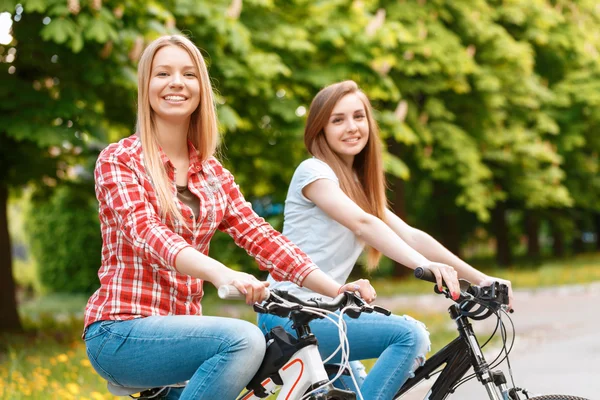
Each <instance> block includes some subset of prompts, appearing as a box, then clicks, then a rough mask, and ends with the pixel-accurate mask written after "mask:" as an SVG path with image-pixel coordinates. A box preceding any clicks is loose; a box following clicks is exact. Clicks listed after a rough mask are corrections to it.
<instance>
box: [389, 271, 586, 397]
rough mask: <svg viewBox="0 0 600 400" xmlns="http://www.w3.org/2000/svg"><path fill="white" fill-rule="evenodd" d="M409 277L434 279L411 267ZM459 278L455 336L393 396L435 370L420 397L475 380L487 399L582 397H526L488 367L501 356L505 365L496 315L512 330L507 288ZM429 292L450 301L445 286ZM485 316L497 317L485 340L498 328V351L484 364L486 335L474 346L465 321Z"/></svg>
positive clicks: (442, 394) (454, 307)
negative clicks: (432, 379)
mask: <svg viewBox="0 0 600 400" xmlns="http://www.w3.org/2000/svg"><path fill="white" fill-rule="evenodd" d="M415 276H416V277H417V278H419V279H423V280H426V281H429V282H434V283H435V282H436V280H435V277H434V275H433V274H432V273H431V271H429V270H427V269H423V268H417V269H416V270H415ZM459 282H460V289H461V293H460V297H459V298H458V299H457V300H456V301H455V304H452V305H451V306H450V307H449V308H448V313H449V314H450V318H452V320H453V321H455V322H456V326H457V329H458V333H459V335H458V337H457V338H456V339H454V340H453V341H452V342H450V343H449V344H448V345H447V346H445V347H444V348H443V349H441V350H440V351H438V352H437V353H435V354H434V355H432V356H431V357H429V359H428V360H427V361H426V362H425V364H424V365H423V366H422V367H420V368H418V369H417V370H416V371H415V376H414V377H413V378H411V379H409V380H408V381H406V383H405V384H404V385H403V386H402V388H400V390H399V391H398V393H396V396H395V398H396V399H399V398H400V399H401V398H402V395H403V394H405V393H406V392H408V391H409V390H410V389H412V388H413V387H415V386H416V385H417V384H419V383H420V382H421V381H423V380H425V379H430V378H431V377H433V376H434V375H437V374H439V376H438V377H437V379H436V381H435V383H434V384H433V386H432V387H431V390H430V391H429V393H427V395H426V396H425V398H424V399H427V400H442V399H446V398H447V397H448V396H450V395H451V394H452V393H454V391H455V390H456V388H458V387H459V386H460V385H462V384H463V383H465V382H467V381H468V380H471V379H474V378H477V380H478V381H479V382H480V383H481V384H482V385H483V386H484V387H485V389H486V390H487V394H488V397H489V398H490V399H491V400H524V399H531V400H587V399H584V398H582V397H576V396H569V395H543V396H536V397H530V393H529V392H528V391H527V390H526V389H523V388H519V387H516V386H515V385H514V380H513V379H512V373H511V376H510V378H511V386H509V384H508V383H507V380H506V377H505V376H504V373H503V372H502V371H500V370H494V369H495V368H496V367H497V366H498V365H500V364H501V363H502V362H504V361H505V360H506V362H507V363H508V365H509V367H510V361H509V359H508V355H509V354H510V351H511V349H512V346H513V344H514V334H513V335H512V340H511V342H510V344H509V345H508V346H507V342H508V337H507V329H506V326H505V324H504V321H503V319H502V318H503V317H506V318H507V319H508V320H509V321H510V323H511V326H512V327H513V332H514V326H513V325H512V321H511V320H510V316H509V314H508V312H507V310H508V286H506V285H504V284H501V283H498V282H495V283H494V284H493V285H491V286H487V287H479V286H475V285H471V284H470V283H469V282H468V281H466V280H463V279H461V280H459ZM434 290H435V292H436V293H438V294H442V295H445V296H446V297H447V298H449V299H452V296H451V295H450V293H449V291H448V289H447V288H444V289H443V290H441V291H440V290H439V289H438V288H437V286H436V287H435V289H434ZM490 317H496V318H497V323H496V329H495V330H494V332H493V333H492V335H491V336H490V338H491V337H492V336H494V334H495V333H496V332H497V331H498V330H499V331H500V333H501V337H502V350H501V352H500V354H499V355H498V357H496V359H495V360H493V361H492V362H491V363H488V362H487V361H486V360H485V357H484V356H483V352H482V351H481V348H482V347H483V346H485V345H486V344H487V343H488V342H489V339H488V341H486V343H484V344H483V346H480V345H479V342H478V340H477V337H476V335H475V332H474V331H473V327H472V325H471V323H470V322H469V320H484V319H486V318H490ZM471 367H472V368H473V373H471V374H469V375H467V372H468V371H469V369H470V368H471ZM509 370H510V369H509ZM465 375H466V376H465Z"/></svg>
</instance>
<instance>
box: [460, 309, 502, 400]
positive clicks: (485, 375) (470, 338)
mask: <svg viewBox="0 0 600 400" xmlns="http://www.w3.org/2000/svg"><path fill="white" fill-rule="evenodd" d="M449 312H450V315H451V317H452V319H454V320H455V321H456V324H457V325H458V331H459V332H460V335H461V336H462V337H463V338H464V340H465V342H466V343H467V346H468V347H469V349H470V350H471V351H470V355H471V363H472V365H473V369H474V371H475V375H476V376H477V379H478V380H479V382H481V384H482V385H483V386H484V387H485V389H486V390H487V392H488V395H489V397H490V399H491V400H511V399H512V397H509V390H508V386H507V385H506V378H505V377H504V373H503V372H502V371H490V367H489V365H488V363H487V361H486V360H485V357H484V356H483V352H482V351H481V346H479V342H478V341H477V337H476V336H475V333H474V332H473V327H472V325H471V323H470V322H469V320H468V318H467V317H465V316H463V315H461V313H460V307H459V306H458V305H456V304H455V305H453V306H452V307H450V309H449ZM498 391H500V393H501V396H502V397H500V396H499V395H498Z"/></svg>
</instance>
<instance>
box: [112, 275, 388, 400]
mask: <svg viewBox="0 0 600 400" xmlns="http://www.w3.org/2000/svg"><path fill="white" fill-rule="evenodd" d="M219 297H221V298H223V299H243V298H245V297H244V296H242V295H241V294H240V293H239V291H238V290H237V289H236V288H235V287H234V286H222V287H221V288H219ZM254 310H255V311H256V312H260V313H268V314H274V315H278V316H280V317H288V318H289V319H290V320H291V321H292V322H293V327H294V329H295V330H296V333H297V338H296V337H294V336H293V335H290V334H289V333H288V332H286V331H285V330H284V329H283V327H281V326H277V327H274V328H273V329H271V331H270V332H269V333H267V334H266V335H265V339H266V341H267V350H266V353H265V357H264V358H263V361H262V364H261V365H260V367H259V369H258V372H257V373H256V374H255V376H254V377H253V378H252V380H251V381H250V383H249V384H248V385H247V386H246V388H247V389H248V390H247V391H246V392H245V393H243V394H242V395H241V396H239V398H238V400H258V399H262V398H265V397H268V396H270V395H272V394H274V393H277V392H278V391H279V393H278V395H277V400H283V399H285V400H356V398H357V393H355V392H352V391H348V390H342V389H338V388H335V387H334V386H333V382H334V381H335V380H337V379H338V378H340V377H341V376H342V375H349V376H350V377H351V379H353V380H354V379H355V378H354V377H353V376H352V374H351V373H350V366H349V360H348V354H349V344H348V340H347V338H346V335H345V322H344V320H343V319H342V317H343V315H344V314H346V315H348V316H349V317H351V318H358V317H359V316H360V314H362V313H363V312H367V313H372V312H379V313H382V314H385V315H390V314H391V312H390V311H388V310H386V309H384V308H382V307H379V306H371V305H368V304H367V303H365V302H364V301H363V300H362V299H361V298H360V297H358V296H356V295H355V294H354V293H351V292H345V293H342V294H340V295H339V296H337V297H336V298H335V299H333V300H331V301H322V300H319V299H311V300H308V301H304V300H301V299H299V298H297V297H295V296H293V295H291V294H289V293H287V292H285V291H280V290H272V291H269V293H268V297H267V298H266V300H265V301H264V302H263V303H262V304H255V305H254ZM336 311H339V313H336ZM317 318H326V319H328V320H330V321H331V322H332V323H333V324H335V325H336V326H337V327H338V330H339V334H340V346H339V347H338V349H337V350H336V351H335V352H334V353H333V354H332V355H331V356H330V357H329V358H328V359H327V360H322V359H321V355H320V353H319V350H318V347H317V346H318V342H317V339H316V337H315V336H314V335H313V334H312V333H311V330H310V326H309V323H310V322H311V321H312V320H314V319H317ZM338 352H341V362H340V363H339V364H326V363H327V361H328V360H329V359H330V358H332V357H333V356H334V355H335V354H337V353H338ZM332 371H333V372H332ZM331 375H334V376H333V377H332V378H330V376H331ZM354 383H355V387H357V386H358V385H357V384H356V381H355V382H354ZM182 386H185V382H183V383H181V384H177V385H172V386H164V387H157V388H128V387H122V386H116V385H113V384H111V383H109V384H108V390H109V391H110V392H111V393H112V394H114V395H117V396H130V397H132V398H136V399H158V398H161V397H163V396H165V395H166V394H167V393H168V391H169V390H171V388H174V387H182ZM138 393H139V395H137V396H134V395H135V394H138ZM358 398H359V399H362V395H361V394H360V393H358Z"/></svg>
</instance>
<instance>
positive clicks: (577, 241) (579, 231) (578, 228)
mask: <svg viewBox="0 0 600 400" xmlns="http://www.w3.org/2000/svg"><path fill="white" fill-rule="evenodd" d="M584 230H585V229H584V224H583V222H582V221H581V219H580V218H577V219H576V220H575V234H574V235H573V242H572V243H571V247H572V249H573V254H581V253H583V252H584V251H585V244H584V243H583V237H582V236H583V232H584Z"/></svg>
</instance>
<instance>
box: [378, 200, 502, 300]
mask: <svg viewBox="0 0 600 400" xmlns="http://www.w3.org/2000/svg"><path fill="white" fill-rule="evenodd" d="M385 217H386V222H387V224H388V225H389V227H390V228H391V229H392V230H393V231H394V232H395V233H396V234H397V235H398V236H400V237H401V238H402V239H404V240H405V241H406V243H407V244H408V245H409V246H411V247H412V248H414V249H415V250H417V251H419V252H420V253H421V254H423V255H424V256H426V257H427V258H428V259H430V260H431V261H437V262H440V263H444V264H448V265H451V266H453V267H454V269H456V271H457V272H458V276H459V277H460V278H463V279H466V280H468V281H469V282H472V283H474V284H476V285H489V284H491V283H492V282H493V281H499V282H502V283H504V284H506V285H508V287H509V298H510V305H511V307H512V304H513V292H512V285H511V282H510V281H507V280H505V279H500V278H495V277H492V276H488V275H486V274H484V273H483V272H481V271H479V270H477V269H475V268H473V267H472V266H470V265H469V264H467V263H466V262H464V261H463V260H461V259H460V258H459V257H457V256H456V255H455V254H454V253H452V252H451V251H450V250H448V249H447V248H445V247H444V246H443V245H442V244H441V243H440V242H438V241H437V240H435V239H434V238H433V237H432V236H431V235H429V234H428V233H426V232H423V231H421V230H419V229H416V228H413V227H412V226H410V225H408V224H407V223H406V222H404V221H403V220H402V219H401V218H400V217H398V216H397V215H396V214H394V213H393V212H391V211H390V210H386V213H385Z"/></svg>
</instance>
